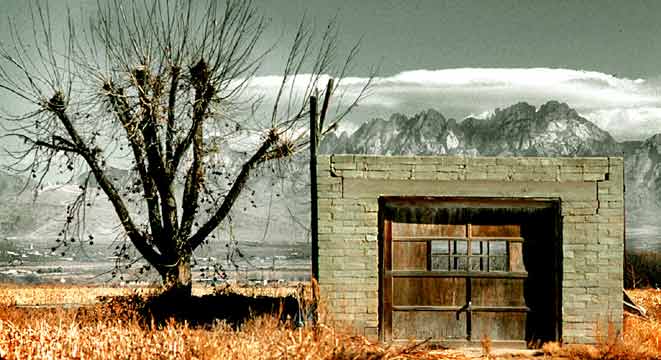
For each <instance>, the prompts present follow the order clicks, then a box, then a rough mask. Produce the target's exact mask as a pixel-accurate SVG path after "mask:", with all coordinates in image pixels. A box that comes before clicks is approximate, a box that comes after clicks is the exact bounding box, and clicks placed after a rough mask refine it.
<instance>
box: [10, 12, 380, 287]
mask: <svg viewBox="0 0 661 360" xmlns="http://www.w3.org/2000/svg"><path fill="white" fill-rule="evenodd" d="M200 4H201V3H200V2H197V1H193V0H181V1H179V0H163V1H159V0H155V1H146V0H145V1H135V2H134V1H121V0H109V1H100V2H98V8H97V11H96V12H95V14H93V16H92V19H91V20H90V25H89V26H79V24H78V23H77V22H76V21H75V20H74V19H75V18H76V17H75V16H74V15H72V14H71V13H69V14H68V22H67V24H66V29H65V31H63V32H60V31H56V30H55V27H54V26H53V25H52V24H51V16H50V14H49V8H48V6H47V5H43V4H37V5H36V6H34V7H32V13H31V16H32V21H33V30H34V31H33V33H32V34H27V35H26V34H21V33H20V32H19V31H18V30H17V27H15V26H13V27H12V29H13V30H12V35H13V37H12V40H13V41H12V42H10V43H8V44H3V45H2V47H1V50H0V51H1V52H0V56H1V62H0V89H2V90H4V91H6V92H8V93H9V94H11V95H13V96H14V98H15V99H16V101H17V102H22V103H24V104H28V105H29V106H30V107H29V110H28V111H26V112H24V113H20V114H7V115H6V116H5V119H4V122H3V127H4V129H5V137H11V138H15V139H19V140H21V142H22V145H21V146H20V147H18V148H13V149H11V150H10V155H11V156H12V157H13V158H14V159H15V161H14V162H13V163H12V164H11V165H10V167H11V168H12V169H13V170H15V171H23V172H29V173H31V174H32V178H33V179H34V182H33V184H34V185H35V186H37V187H38V186H40V185H41V184H42V182H43V181H44V179H45V178H46V177H47V176H48V175H47V174H49V173H53V172H57V171H60V172H62V171H65V172H66V171H69V172H70V173H71V174H73V175H72V176H76V175H75V174H80V173H81V171H83V172H88V173H89V174H90V178H92V177H93V178H94V180H95V181H94V186H96V187H97V189H100V190H101V191H102V192H103V193H104V194H105V195H106V196H107V198H108V200H109V201H110V203H111V204H112V206H113V208H114V210H115V212H116V214H117V216H118V218H119V221H120V223H121V226H122V233H123V234H124V236H125V237H126V239H128V241H129V242H130V244H132V247H133V248H134V249H136V250H137V251H138V252H139V254H140V256H141V257H142V258H144V259H145V260H146V261H147V262H149V263H150V264H151V265H152V266H153V267H154V268H155V269H156V270H157V271H158V273H159V274H160V276H161V277H162V279H163V282H164V285H165V286H166V289H167V291H168V292H169V293H171V294H175V295H185V296H189V295H190V293H191V283H192V275H191V257H192V254H193V251H194V250H195V249H196V248H198V247H199V246H201V245H202V244H204V243H205V242H207V241H208V240H207V239H208V237H209V236H210V234H212V232H213V230H214V229H216V228H217V227H218V226H219V225H220V224H221V223H223V221H225V220H226V219H227V218H228V215H229V214H230V211H231V210H232V208H233V206H234V205H235V203H236V201H237V198H238V197H239V195H240V194H241V192H242V190H243V189H244V187H245V185H246V182H247V181H248V179H249V178H250V177H251V173H252V172H253V170H254V169H255V168H257V167H259V166H260V165H261V164H263V163H265V162H268V161H271V160H276V159H280V158H285V157H288V156H290V155H292V154H294V153H295V152H297V151H299V150H301V149H303V148H305V147H306V146H307V145H308V143H309V135H308V132H307V131H305V128H306V125H307V119H308V117H309V109H308V107H309V103H308V102H309V97H310V96H311V95H314V94H315V93H316V94H317V95H318V96H325V94H324V91H325V90H324V89H325V84H322V83H321V82H322V81H324V82H325V81H326V79H327V78H328V75H330V76H334V77H336V78H337V81H339V82H340V83H341V82H342V79H343V78H345V76H346V74H347V71H349V69H350V67H351V66H352V61H353V60H354V58H355V56H356V53H357V49H358V46H357V45H356V46H354V47H353V48H351V49H350V50H349V51H348V52H347V55H346V57H342V61H337V60H338V57H339V56H338V49H337V35H338V31H337V28H336V26H335V23H334V22H331V23H330V25H329V26H328V27H326V28H324V31H322V32H317V31H315V29H314V27H312V26H310V25H308V23H307V22H306V21H301V22H300V25H299V26H298V27H297V30H296V32H295V34H294V36H293V39H292V40H291V42H290V43H289V44H290V45H291V47H290V50H289V52H288V56H287V58H286V61H285V66H284V69H283V73H282V80H281V81H280V83H279V86H278V87H277V89H278V90H277V92H276V93H275V94H272V96H273V101H272V102H271V103H270V104H269V106H271V108H270V109H271V110H269V111H268V116H264V115H260V114H264V112H260V111H255V109H256V108H257V106H259V105H260V104H261V103H262V102H264V103H266V101H263V99H262V98H259V97H250V96H248V95H247V94H246V91H244V90H245V89H246V88H247V87H248V86H250V84H251V81H252V80H253V79H254V78H255V73H256V72H257V70H258V69H259V66H260V64H261V63H262V62H263V61H264V59H267V58H268V57H269V56H270V54H272V52H271V51H269V50H266V51H260V50H258V49H259V48H260V41H261V38H262V36H263V34H264V32H265V30H266V28H267V27H266V25H267V23H266V22H265V20H264V18H263V17H261V16H259V15H258V9H257V8H256V7H255V6H254V4H253V3H252V2H251V1H244V0H227V1H226V2H225V3H221V2H219V1H215V0H209V1H208V2H206V3H205V4H204V5H203V6H200ZM60 33H61V34H62V36H61V38H60V37H59V36H60ZM371 78H372V77H371V76H370V77H369V79H370V80H371ZM301 81H304V82H305V84H304V86H301ZM336 84H337V83H336ZM369 84H370V81H369V80H368V81H367V82H365V83H364V84H362V85H361V86H359V89H358V91H354V92H353V93H351V94H349V95H348V96H349V97H350V98H351V99H350V100H349V101H345V105H344V106H338V107H337V108H338V109H339V110H338V111H337V112H336V117H335V118H334V119H331V120H332V121H328V120H327V121H326V123H327V125H326V126H325V127H324V128H323V129H322V132H324V133H325V132H328V131H332V129H334V128H335V126H336V125H337V122H338V121H339V120H340V119H341V118H342V117H343V116H344V115H346V113H347V112H348V111H350V110H351V109H352V108H353V107H354V106H355V105H356V104H357V102H358V100H359V99H360V98H361V97H363V96H364V95H365V91H366V90H367V88H368V87H369ZM338 88H341V84H337V85H336V86H335V87H334V89H338ZM320 89H321V90H320ZM333 91H334V90H333ZM319 92H321V93H319ZM330 95H331V94H329V96H330ZM345 97H346V96H345ZM334 98H338V99H339V98H341V96H339V95H337V96H335V97H334ZM246 129H249V130H251V131H252V134H259V141H258V142H257V143H256V145H255V146H254V149H253V150H252V152H251V153H250V154H248V156H246V157H245V159H244V161H243V163H242V165H241V166H240V167H239V168H238V170H237V171H236V173H234V174H232V175H231V178H230V177H229V175H227V174H219V173H220V171H217V170H215V168H214V166H217V164H216V162H214V161H209V154H210V153H212V152H216V155H215V156H216V157H217V156H218V154H219V153H220V154H221V156H222V151H221V152H218V149H217V148H212V145H211V144H212V141H211V140H210V139H212V138H221V139H222V140H223V142H222V144H226V143H227V142H231V141H239V140H238V139H245V138H246V136H245V135H246V134H248V132H246ZM121 159H130V160H131V161H130V171H131V173H132V174H133V176H131V177H127V178H125V179H116V178H114V177H113V176H112V175H111V174H110V169H111V168H110V165H109V163H111V162H113V161H121ZM218 175H222V176H225V177H227V178H228V179H229V181H228V182H226V183H224V184H225V185H224V186H220V185H218V184H219V183H220V182H219V181H212V178H213V177H214V176H218ZM90 178H88V179H87V180H86V181H85V182H84V184H83V185H82V186H81V188H82V190H83V191H82V194H81V196H80V197H79V198H78V199H77V201H76V203H74V204H72V205H71V206H70V207H69V209H68V214H67V224H75V223H77V222H79V221H80V214H81V208H84V206H83V204H84V203H85V200H84V199H85V196H87V193H88V189H89V188H90V187H92V186H91V184H92V181H90ZM132 203H135V204H134V205H131V204H132ZM135 208H141V209H145V210H146V211H145V213H146V216H140V215H137V212H136V211H134V209H135ZM68 232H73V230H71V229H70V228H69V226H65V230H63V233H61V234H60V235H61V236H62V238H61V239H59V241H62V242H63V243H66V242H67V241H74V240H75V239H74V237H72V238H71V239H70V240H69V239H68V235H67V234H68ZM125 249H126V246H124V247H123V248H122V250H125Z"/></svg>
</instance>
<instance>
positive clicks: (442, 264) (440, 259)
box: [431, 255, 450, 271]
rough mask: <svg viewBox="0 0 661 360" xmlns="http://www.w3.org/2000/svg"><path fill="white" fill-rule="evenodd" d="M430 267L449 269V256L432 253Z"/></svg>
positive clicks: (433, 268) (439, 269)
mask: <svg viewBox="0 0 661 360" xmlns="http://www.w3.org/2000/svg"><path fill="white" fill-rule="evenodd" d="M431 269H432V270H435V271H448V270H450V257H449V256H444V255H432V257H431Z"/></svg>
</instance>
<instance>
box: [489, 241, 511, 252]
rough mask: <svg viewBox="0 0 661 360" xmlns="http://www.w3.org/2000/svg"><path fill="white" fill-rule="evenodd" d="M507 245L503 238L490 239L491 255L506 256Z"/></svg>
mask: <svg viewBox="0 0 661 360" xmlns="http://www.w3.org/2000/svg"><path fill="white" fill-rule="evenodd" d="M506 246H507V241H503V240H496V241H489V255H490V256H505V255H506V254H507V250H506Z"/></svg>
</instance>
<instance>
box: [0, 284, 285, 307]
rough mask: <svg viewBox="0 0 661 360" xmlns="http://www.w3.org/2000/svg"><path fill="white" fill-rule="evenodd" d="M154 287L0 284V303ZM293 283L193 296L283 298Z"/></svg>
mask: <svg viewBox="0 0 661 360" xmlns="http://www.w3.org/2000/svg"><path fill="white" fill-rule="evenodd" d="M158 289H159V287H158V286H139V287H135V286H134V287H118V286H116V287H111V286H81V285H59V284H49V285H30V286H25V285H15V284H0V304H4V305H54V304H79V305H92V304H96V303H97V302H98V299H99V298H104V297H114V296H129V295H134V294H138V295H149V294H152V293H154V292H156V291H158ZM296 290H297V288H296V285H294V284H289V285H285V286H259V287H257V286H239V285H228V286H226V287H221V288H217V289H214V288H212V287H209V286H194V287H193V295H195V296H203V295H208V294H211V293H212V292H214V291H224V292H231V293H234V294H240V295H244V296H257V295H263V296H272V297H284V296H287V295H291V294H294V293H296Z"/></svg>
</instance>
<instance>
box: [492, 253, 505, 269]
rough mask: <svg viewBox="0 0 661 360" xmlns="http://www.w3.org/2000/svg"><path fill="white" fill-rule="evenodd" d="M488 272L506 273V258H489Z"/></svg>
mask: <svg viewBox="0 0 661 360" xmlns="http://www.w3.org/2000/svg"><path fill="white" fill-rule="evenodd" d="M489 271H507V257H506V256H489Z"/></svg>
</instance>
